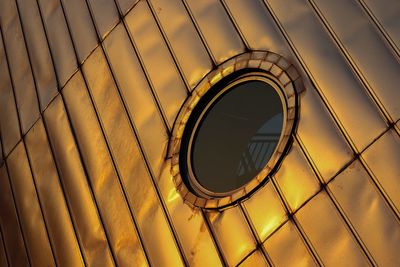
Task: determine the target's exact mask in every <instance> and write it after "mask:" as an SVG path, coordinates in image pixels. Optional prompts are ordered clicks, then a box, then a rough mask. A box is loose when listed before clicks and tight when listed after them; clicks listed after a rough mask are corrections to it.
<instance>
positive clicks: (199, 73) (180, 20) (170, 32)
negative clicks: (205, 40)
mask: <svg viewBox="0 0 400 267" xmlns="http://www.w3.org/2000/svg"><path fill="white" fill-rule="evenodd" d="M149 2H150V5H151V7H152V8H153V12H154V13H155V14H156V16H157V19H158V20H159V21H160V25H161V28H162V29H163V30H164V31H165V34H166V36H167V38H168V41H169V42H170V44H171V46H172V49H173V51H174V53H175V55H176V57H177V60H178V62H179V64H180V65H181V67H182V69H183V72H184V74H185V77H186V80H187V81H188V83H189V85H190V87H192V89H193V88H194V86H195V85H196V84H197V83H198V82H199V81H200V80H201V79H202V78H203V77H204V76H205V75H206V73H207V72H209V71H210V70H211V68H212V62H211V59H210V57H209V56H208V54H207V51H206V49H205V47H204V46H203V44H202V41H201V39H200V37H199V35H198V33H197V32H196V29H195V26H194V25H193V24H192V21H191V20H190V17H189V15H188V13H187V11H186V10H185V7H184V5H183V3H182V2H181V1H178V0H150V1H149Z"/></svg>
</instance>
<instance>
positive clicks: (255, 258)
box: [238, 249, 270, 267]
mask: <svg viewBox="0 0 400 267" xmlns="http://www.w3.org/2000/svg"><path fill="white" fill-rule="evenodd" d="M238 266H240V267H254V266H257V267H263V266H265V267H267V266H270V265H269V264H268V262H267V261H266V260H265V258H264V256H263V254H262V252H261V251H260V250H259V249H257V250H256V251H254V252H253V253H252V254H251V255H250V256H249V257H248V258H246V260H244V261H243V262H242V263H241V264H239V265H238Z"/></svg>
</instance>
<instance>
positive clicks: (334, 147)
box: [297, 84, 353, 181]
mask: <svg viewBox="0 0 400 267" xmlns="http://www.w3.org/2000/svg"><path fill="white" fill-rule="evenodd" d="M306 87H307V88H310V90H308V91H307V92H306V93H305V94H302V95H301V96H300V101H301V107H300V116H301V119H300V120H299V125H298V129H297V135H298V137H299V140H300V142H301V145H302V148H303V149H305V150H306V151H307V153H308V155H310V157H311V159H312V161H313V163H314V164H315V166H316V168H317V169H318V171H319V173H320V175H321V177H322V179H324V180H325V181H329V180H330V179H331V178H332V177H333V176H334V175H335V174H336V173H337V172H338V171H339V170H340V169H342V168H343V166H344V165H345V164H347V163H348V162H350V161H351V160H352V158H353V152H352V150H351V149H350V147H349V146H348V144H347V142H346V140H345V139H344V137H343V135H342V134H341V132H340V131H339V129H338V128H337V126H336V125H335V122H334V121H333V119H332V117H331V116H330V115H329V113H328V111H327V109H326V107H325V106H324V104H323V102H322V101H321V99H320V98H319V96H318V95H317V92H315V91H314V90H313V88H312V87H311V86H307V84H306ZM316 133H317V134H316ZM322 148H323V149H322Z"/></svg>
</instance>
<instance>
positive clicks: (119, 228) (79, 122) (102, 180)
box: [62, 72, 147, 266]
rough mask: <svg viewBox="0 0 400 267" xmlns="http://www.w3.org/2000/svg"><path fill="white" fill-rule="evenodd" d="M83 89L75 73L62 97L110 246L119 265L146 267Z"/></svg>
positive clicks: (119, 187)
mask: <svg viewBox="0 0 400 267" xmlns="http://www.w3.org/2000/svg"><path fill="white" fill-rule="evenodd" d="M86 90H87V89H86V87H85V83H84V81H83V79H82V75H81V73H80V72H77V73H76V74H75V75H74V76H73V77H72V78H71V80H70V81H69V82H68V83H67V85H66V86H65V88H64V89H63V91H62V94H63V96H64V99H65V104H66V108H67V112H68V114H69V115H70V120H71V122H72V127H73V129H74V131H75V134H76V138H77V142H78V145H79V148H80V151H81V153H82V154H81V155H82V158H83V161H84V164H85V167H86V171H87V174H88V178H89V180H90V182H91V186H92V190H93V193H94V196H95V198H96V200H97V203H98V206H99V212H100V214H101V216H102V219H103V222H104V225H105V227H106V229H107V232H108V237H109V241H110V246H111V248H112V250H113V253H114V255H115V260H116V263H117V264H118V265H120V266H132V265H135V266H142V265H144V266H145V265H147V262H146V258H145V255H144V253H143V250H142V248H141V244H140V241H139V239H138V236H137V233H136V231H135V227H134V223H133V221H132V217H131V215H130V211H129V208H128V205H127V202H126V199H125V198H124V195H123V192H122V188H121V184H120V183H119V180H118V177H117V173H116V172H115V169H114V167H113V164H112V161H111V157H110V155H109V152H108V149H107V145H106V142H105V140H104V137H103V135H102V133H101V129H100V125H99V123H98V121H97V118H96V114H95V111H94V109H93V106H92V103H91V100H90V98H89V95H88V92H87V91H86ZM110 200H112V201H110Z"/></svg>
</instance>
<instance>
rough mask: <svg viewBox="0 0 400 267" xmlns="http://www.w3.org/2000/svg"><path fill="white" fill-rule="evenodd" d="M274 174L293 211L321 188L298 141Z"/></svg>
mask: <svg viewBox="0 0 400 267" xmlns="http://www.w3.org/2000/svg"><path fill="white" fill-rule="evenodd" d="M274 176H275V179H276V181H277V183H278V186H279V187H280V190H281V191H282V193H283V196H284V198H285V199H286V201H287V202H288V204H289V207H290V209H291V210H292V211H296V210H297V209H298V208H299V207H300V206H301V205H303V204H304V203H305V202H306V201H307V200H308V199H310V198H311V197H312V196H313V195H314V194H315V193H317V192H318V190H319V189H320V184H319V182H318V179H317V177H316V176H315V174H314V173H313V170H312V169H311V166H310V165H308V162H307V159H306V158H305V157H304V154H303V152H302V151H301V148H300V147H299V144H298V143H297V142H293V145H292V148H291V150H290V151H289V153H288V154H287V156H286V157H285V160H284V161H283V163H282V165H281V166H280V168H279V170H278V172H277V173H276V174H275V175H274Z"/></svg>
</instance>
